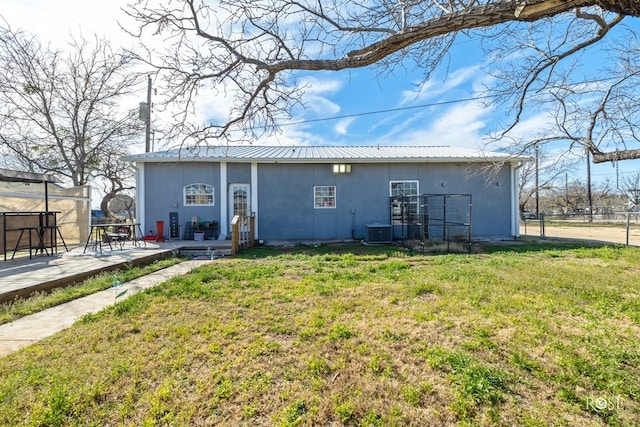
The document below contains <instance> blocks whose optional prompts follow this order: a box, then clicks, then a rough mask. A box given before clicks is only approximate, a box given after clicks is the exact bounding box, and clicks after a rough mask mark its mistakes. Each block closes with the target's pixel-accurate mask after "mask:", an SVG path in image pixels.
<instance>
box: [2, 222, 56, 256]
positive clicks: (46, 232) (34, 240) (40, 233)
mask: <svg viewBox="0 0 640 427" xmlns="http://www.w3.org/2000/svg"><path fill="white" fill-rule="evenodd" d="M58 213H59V212H55V211H43V212H0V242H1V244H0V246H1V247H0V249H1V250H2V252H3V253H4V260H5V261H6V260H7V254H8V253H9V252H10V251H13V254H12V256H11V259H14V257H15V256H16V253H17V252H18V251H19V250H27V249H28V250H29V258H30V259H31V258H32V257H33V254H34V253H36V254H37V253H38V252H39V253H41V254H46V255H48V256H49V255H53V254H56V253H57V252H58V238H59V239H60V243H62V244H63V245H64V248H65V250H68V248H67V244H66V243H65V241H64V238H63V237H62V233H61V231H60V227H59V226H58V223H57V219H56V214H58Z"/></svg>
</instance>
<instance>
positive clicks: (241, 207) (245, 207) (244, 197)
mask: <svg viewBox="0 0 640 427" xmlns="http://www.w3.org/2000/svg"><path fill="white" fill-rule="evenodd" d="M249 188H250V187H249V184H229V230H231V221H232V220H233V217H234V216H235V215H241V216H249V213H250V212H251V206H250V203H251V195H250V193H249Z"/></svg>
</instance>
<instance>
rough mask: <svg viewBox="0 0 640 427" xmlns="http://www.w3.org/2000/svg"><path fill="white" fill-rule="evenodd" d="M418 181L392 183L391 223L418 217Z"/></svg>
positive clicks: (390, 186) (390, 188)
mask: <svg viewBox="0 0 640 427" xmlns="http://www.w3.org/2000/svg"><path fill="white" fill-rule="evenodd" d="M418 194H419V193H418V181H390V182H389V195H390V196H391V206H392V209H391V223H392V224H400V223H402V220H403V219H404V220H405V221H406V220H408V219H416V218H417V217H418V199H419V197H418Z"/></svg>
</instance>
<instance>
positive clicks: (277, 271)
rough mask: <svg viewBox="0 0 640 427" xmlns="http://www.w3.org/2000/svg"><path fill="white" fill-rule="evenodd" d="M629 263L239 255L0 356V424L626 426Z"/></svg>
mask: <svg viewBox="0 0 640 427" xmlns="http://www.w3.org/2000/svg"><path fill="white" fill-rule="evenodd" d="M639 255H640V251H638V250H637V249H631V248H626V249H623V248H586V249H550V250H547V249H545V248H544V247H542V248H540V247H536V248H530V249H528V250H526V251H523V252H517V251H516V252H514V251H506V252H496V253H485V254H477V255H442V256H427V255H416V254H408V253H405V252H400V251H396V250H394V249H393V248H373V249H372V248H362V247H357V246H353V247H348V246H342V247H339V248H338V250H336V251H335V252H331V251H330V250H329V249H328V248H327V247H320V248H297V249H294V250H288V251H287V252H278V251H276V250H274V249H271V248H269V249H263V250H260V249H257V250H254V251H247V252H245V253H244V254H243V256H244V258H235V259H221V260H218V261H215V262H212V263H211V264H207V265H203V266H202V267H199V268H198V269H196V270H194V271H192V272H191V273H190V274H188V275H185V276H184V277H179V278H175V279H173V280H171V281H169V282H167V283H165V284H163V285H161V286H158V287H155V288H153V289H151V290H148V291H146V292H144V293H140V294H136V295H133V296H132V297H130V298H128V299H126V300H124V301H121V302H119V303H118V304H117V305H115V306H114V307H111V308H109V309H106V310H104V311H103V312H101V313H99V314H96V315H90V316H86V317H85V318H83V319H82V321H80V322H78V323H77V324H76V325H75V326H74V327H73V328H71V329H69V330H66V331H64V332H62V333H60V334H58V335H56V336H55V337H52V338H50V339H47V340H46V341H44V342H42V343H41V344H38V345H34V346H31V347H28V348H26V349H24V350H22V351H20V352H18V353H15V354H13V355H11V356H8V357H5V358H3V359H0V378H1V379H0V424H3V425H83V426H84V425H136V426H138V425H228V426H239V425H247V426H255V425H269V426H272V425H275V426H312V425H313V426H316V425H354V426H356V425H357V426H393V425H397V426H406V425H420V426H429V425H433V426H442V425H509V426H511V425H525V426H537V425H581V426H597V425H605V424H610V425H634V424H638V422H640V405H639V401H640V379H639V378H640V371H639V368H638V366H640V350H639V349H638V345H637V343H638V342H639V340H640V336H639V329H640V328H639V319H638V317H637V314H634V313H635V310H636V309H637V308H638V307H637V301H638V296H640V295H639V294H640V280H638V277H637V276H635V277H634V276H633V275H631V274H630V273H629V268H632V266H633V265H637V263H638V257H639ZM577 257H578V258H581V259H582V260H588V259H593V260H595V261H597V262H594V263H593V264H591V263H588V262H580V263H576V262H574V261H575V259H576V258H577ZM614 284H616V285H614ZM616 289H619V290H620V291H619V292H616Z"/></svg>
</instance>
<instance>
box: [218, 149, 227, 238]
mask: <svg viewBox="0 0 640 427" xmlns="http://www.w3.org/2000/svg"><path fill="white" fill-rule="evenodd" d="M228 192H229V183H228V182H227V162H220V236H219V237H218V239H220V240H225V239H226V238H227V236H228V235H229V206H228V201H229V194H228Z"/></svg>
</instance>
